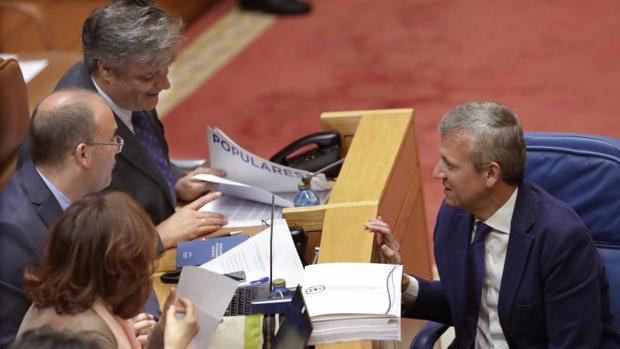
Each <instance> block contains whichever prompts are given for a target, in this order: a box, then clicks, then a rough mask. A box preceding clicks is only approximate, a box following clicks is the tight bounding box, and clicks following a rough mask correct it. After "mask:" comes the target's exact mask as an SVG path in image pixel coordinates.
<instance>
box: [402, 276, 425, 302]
mask: <svg viewBox="0 0 620 349" xmlns="http://www.w3.org/2000/svg"><path fill="white" fill-rule="evenodd" d="M405 277H407V278H408V279H409V286H407V289H406V290H404V291H403V293H402V295H401V296H402V297H401V298H402V300H403V302H404V303H408V304H412V303H415V301H416V299H417V298H418V292H419V290H420V284H419V283H418V279H416V278H414V277H413V276H410V275H405Z"/></svg>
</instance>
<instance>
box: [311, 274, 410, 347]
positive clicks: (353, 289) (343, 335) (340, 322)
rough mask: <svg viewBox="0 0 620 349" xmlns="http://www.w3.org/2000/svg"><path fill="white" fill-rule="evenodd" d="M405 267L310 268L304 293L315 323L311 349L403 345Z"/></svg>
mask: <svg viewBox="0 0 620 349" xmlns="http://www.w3.org/2000/svg"><path fill="white" fill-rule="evenodd" d="M402 273H403V268H402V265H392V264H373V263H323V264H312V265H308V266H306V270H305V274H304V282H303V293H304V299H305V301H306V306H307V307H308V313H309V314H310V319H311V320H312V326H313V327H314V330H313V331H312V336H311V337H310V341H309V344H311V345H314V344H320V343H330V342H344V341H352V340H400V302H401V290H400V283H401V277H402Z"/></svg>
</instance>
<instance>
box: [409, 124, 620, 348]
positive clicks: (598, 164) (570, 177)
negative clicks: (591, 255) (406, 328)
mask: <svg viewBox="0 0 620 349" xmlns="http://www.w3.org/2000/svg"><path fill="white" fill-rule="evenodd" d="M525 143H526V147H527V158H526V168H525V178H526V179H527V180H529V181H531V182H534V183H536V184H538V185H539V186H541V187H542V188H544V189H545V190H546V191H547V192H549V193H550V194H552V195H553V196H555V197H557V198H558V199H560V200H562V201H564V202H566V203H568V204H569V205H570V206H571V207H572V208H573V209H574V210H575V211H576V212H577V214H578V215H579V216H580V217H581V219H582V220H583V222H584V223H585V225H586V226H587V227H588V229H589V230H590V232H591V233H592V238H593V239H594V243H595V245H596V247H597V249H598V251H599V254H600V256H601V259H602V262H603V264H604V265H605V268H606V274H607V279H608V280H609V289H610V298H611V299H610V301H611V308H612V311H613V313H614V314H615V316H616V318H615V322H616V324H617V325H620V141H618V140H616V139H613V138H610V137H602V136H595V135H586V134H576V133H554V132H529V133H526V134H525ZM500 292H501V291H500ZM448 327H449V326H448V325H445V324H439V323H436V322H432V321H429V322H427V323H426V324H425V325H424V327H423V328H422V329H421V330H420V331H419V332H418V334H417V335H416V337H415V338H414V339H413V342H412V343H411V348H415V349H423V348H429V349H430V348H433V346H434V344H435V341H436V340H437V339H438V338H439V337H440V336H441V334H442V333H443V332H444V331H445V330H446V329H448Z"/></svg>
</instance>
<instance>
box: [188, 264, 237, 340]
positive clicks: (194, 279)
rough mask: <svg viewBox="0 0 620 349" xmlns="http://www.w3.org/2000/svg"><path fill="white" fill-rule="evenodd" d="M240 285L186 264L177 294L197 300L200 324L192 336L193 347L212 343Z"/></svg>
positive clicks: (197, 315) (195, 301)
mask: <svg viewBox="0 0 620 349" xmlns="http://www.w3.org/2000/svg"><path fill="white" fill-rule="evenodd" d="M238 285H239V282H238V281H235V280H233V279H231V278H229V277H227V276H224V275H220V274H218V273H214V272H212V271H209V270H206V269H202V268H199V267H192V266H186V267H183V271H182V272H181V278H180V279H179V286H178V288H177V296H178V297H184V298H188V299H189V300H190V301H191V302H192V303H194V308H195V309H196V317H197V319H198V325H199V326H200V329H199V330H198V334H197V335H196V336H195V337H194V339H193V340H192V347H193V348H207V347H209V343H211V340H213V336H214V335H215V330H216V329H217V326H218V325H219V323H220V320H221V319H222V317H223V316H224V312H225V311H226V307H227V306H228V304H229V303H230V300H231V299H232V297H233V295H234V293H235V289H236V288H237V286H238Z"/></svg>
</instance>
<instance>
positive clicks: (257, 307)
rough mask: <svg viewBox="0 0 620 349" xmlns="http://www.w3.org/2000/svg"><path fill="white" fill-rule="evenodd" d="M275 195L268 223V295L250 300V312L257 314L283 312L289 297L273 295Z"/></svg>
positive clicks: (289, 300)
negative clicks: (264, 297)
mask: <svg viewBox="0 0 620 349" xmlns="http://www.w3.org/2000/svg"><path fill="white" fill-rule="evenodd" d="M275 206H276V205H275V196H274V195H271V222H270V224H269V293H268V294H269V295H268V296H267V298H266V299H257V300H254V301H252V312H254V313H259V314H283V313H284V312H285V311H286V307H287V305H288V304H289V303H290V302H291V297H284V298H283V297H274V292H273V291H274V288H273V225H274V217H273V216H274V212H275Z"/></svg>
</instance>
